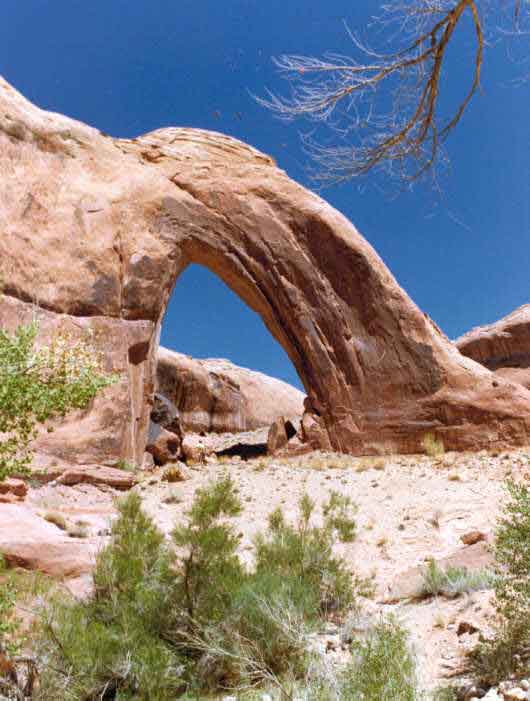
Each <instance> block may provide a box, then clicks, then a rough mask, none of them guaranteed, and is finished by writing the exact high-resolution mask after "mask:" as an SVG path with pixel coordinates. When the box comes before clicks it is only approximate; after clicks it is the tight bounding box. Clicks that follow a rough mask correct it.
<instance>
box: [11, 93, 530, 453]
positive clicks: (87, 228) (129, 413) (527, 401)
mask: <svg viewBox="0 0 530 701" xmlns="http://www.w3.org/2000/svg"><path fill="white" fill-rule="evenodd" d="M0 154H1V155H0V159H1V164H0V167H1V169H2V173H4V174H7V180H6V179H5V178H4V180H3V182H2V185H1V188H0V223H1V228H2V231H3V235H2V238H1V240H0V275H1V276H2V278H3V280H4V281H5V293H6V297H5V298H4V301H3V302H2V303H1V307H0V313H1V314H2V317H3V319H2V320H3V321H4V323H14V322H13V320H14V318H15V316H16V314H18V318H22V317H21V315H22V316H23V314H24V313H28V309H29V308H30V306H31V303H33V305H36V307H37V308H38V309H39V313H40V314H41V316H42V318H43V320H44V319H45V321H46V323H44V325H43V328H44V329H45V328H48V327H53V326H54V325H57V324H59V323H62V324H64V323H68V324H70V325H71V326H72V328H78V327H79V326H88V327H91V328H94V329H95V330H96V331H99V332H100V333H99V338H100V339H101V343H102V347H103V350H104V352H105V354H106V357H107V361H108V364H109V367H110V366H113V367H115V368H117V369H119V370H120V371H121V372H122V377H123V379H122V382H121V383H120V385H119V386H117V387H116V388H115V389H114V390H113V392H114V394H112V392H111V393H110V396H107V397H106V398H101V399H100V400H98V401H97V402H96V405H95V407H94V410H93V411H92V412H91V414H90V415H89V416H84V417H76V421H79V420H81V421H85V423H87V428H90V427H91V436H92V437H89V435H88V432H85V434H84V435H85V437H84V439H80V440H79V443H78V446H77V450H76V459H77V460H83V461H85V462H87V461H92V462H97V461H101V460H102V459H103V452H104V451H103V450H99V452H98V448H97V446H95V442H97V440H99V439H101V436H106V437H107V438H108V439H109V440H107V443H106V445H105V450H106V455H107V456H108V455H109V454H111V455H112V454H115V453H116V454H117V453H118V452H121V454H122V455H127V456H129V457H132V458H135V459H137V458H138V457H139V455H140V453H141V452H142V450H143V446H144V443H145V431H146V422H147V415H148V401H149V396H150V393H151V391H152V377H153V355H154V351H155V349H156V345H157V343H158V334H159V328H160V323H161V319H162V317H163V314H164V310H165V306H166V304H167V301H168V299H169V295H170V294H171V290H172V288H173V286H174V284H175V282H176V280H177V278H178V275H179V274H180V273H181V272H182V271H183V270H184V269H185V267H186V266H187V265H189V264H191V263H198V264H201V265H204V266H206V267H208V268H209V269H210V270H211V271H213V272H214V273H216V274H217V275H219V277H221V278H222V279H223V280H224V282H226V283H227V284H228V285H229V286H230V287H231V288H232V289H233V290H234V291H235V292H236V293H237V294H238V295H239V296H240V297H241V298H242V299H243V300H244V301H245V302H246V303H247V304H248V305H249V306H250V307H252V309H254V310H255V311H256V312H258V313H259V314H260V315H261V317H262V318H263V320H264V322H265V324H266V325H267V327H268V328H269V330H270V332H271V333H272V335H273V336H274V337H275V338H276V339H277V340H278V341H279V343H280V344H281V345H282V346H283V347H284V349H285V350H286V352H287V353H288V355H289V357H290V359H291V360H292V362H293V364H294V366H295V368H296V370H297V372H298V374H299V376H300V378H301V380H302V382H303V384H304V386H305V389H306V391H307V394H308V400H307V412H306V417H305V421H304V425H305V430H306V436H307V439H308V440H309V441H310V442H312V443H313V444H314V445H320V446H322V447H331V448H333V449H335V450H340V451H346V452H351V453H373V452H410V451H417V450H419V449H420V446H421V441H422V438H423V437H424V435H425V433H427V432H434V433H437V434H439V435H441V436H442V437H443V440H444V442H445V444H446V446H447V447H448V448H456V449H462V448H476V447H487V446H489V445H493V444H495V445H497V446H498V445H514V444H521V443H526V442H528V440H529V434H530V392H528V391H527V390H525V389H524V388H523V387H521V386H516V385H512V384H510V383H507V382H503V381H501V380H498V381H495V382H493V381H492V375H491V373H490V372H489V371H488V370H486V369H485V368H482V367H481V366H479V365H478V364H476V363H475V362H474V361H471V360H470V359H468V358H464V357H463V356H461V355H460V353H459V352H458V351H457V349H456V348H455V347H454V346H453V344H452V343H451V342H450V341H449V340H448V339H447V338H446V337H445V336H444V335H443V334H442V333H441V332H440V331H439V329H437V328H436V326H435V325H434V324H433V322H432V321H431V320H430V319H429V318H428V317H427V316H426V315H425V314H424V313H422V312H421V311H420V310H419V309H418V307H417V306H416V305H415V304H414V303H413V302H412V300H411V299H410V298H409V297H408V296H407V294H406V293H405V292H404V291H403V290H402V289H401V287H400V286H399V285H398V284H397V282H396V281H395V279H394V278H393V276H392V275H391V273H390V272H389V270H388V269H387V268H386V266H385V265H384V263H383V262H382V261H381V259H380V258H379V257H378V255H377V254H376V253H375V251H374V250H373V248H372V247H371V246H370V245H369V244H368V242H367V241H366V240H365V239H364V238H363V237H362V236H361V235H360V234H359V233H358V232H357V231H356V230H355V228H354V227H353V225H352V224H351V223H350V222H349V221H348V220H347V219H346V218H345V217H344V216H342V215H341V214H340V213H339V212H337V211H336V210H334V209H333V208H332V207H331V206H330V205H328V204H327V203H326V202H325V201H324V200H322V199H321V198H320V197H318V196H317V195H315V194H314V193H312V192H310V191H308V190H306V189H304V188H303V187H301V186H300V185H298V184H297V183H295V182H293V181H292V180H290V179H289V178H288V176H287V175H286V174H285V173H284V172H283V171H281V170H279V169H278V168H277V167H276V166H275V164H274V162H273V161H272V159H271V158H269V157H268V156H265V155H263V154H261V153H259V152H258V151H256V150H255V149H253V148H251V147H249V146H247V145H245V144H243V143H241V142H239V141H236V140H235V139H232V138H229V137H227V136H223V135H221V134H217V133H213V132H205V131H201V130H196V129H176V128H175V129H173V128H169V129H161V130H158V131H155V132H152V133H149V134H146V135H144V136H142V137H139V138H137V139H132V140H127V139H112V138H110V137H108V136H105V135H103V134H101V133H100V132H98V131H97V130H95V129H92V128H90V127H88V126H86V125H83V124H81V123H79V122H75V121H74V120H71V119H68V118H66V117H63V116H61V115H56V114H51V113H47V112H44V111H42V110H40V109H38V108H37V107H35V106H34V105H32V104H31V103H29V102H28V101H27V100H25V99H24V98H23V97H22V96H21V95H20V94H19V93H17V92H16V91H15V90H14V89H13V88H12V87H11V86H9V85H8V84H7V83H6V82H5V81H3V82H0ZM109 424H110V425H112V426H113V431H114V439H113V440H111V439H110V437H109V435H108V430H106V429H105V426H108V425H109ZM76 425H78V424H76ZM64 430H65V431H67V430H71V427H70V428H68V427H65V429H64ZM81 433H82V430H81V428H80V429H79V430H78V434H81ZM59 439H60V436H59ZM48 440H51V439H48ZM83 441H84V442H83ZM50 445H51V444H49V443H48V444H46V445H44V447H43V449H42V450H43V452H44V453H46V451H48V452H49V453H51V452H53V450H55V448H53V446H52V447H50ZM54 445H57V443H55V444H54ZM70 459H72V458H70ZM106 459H108V457H107V458H106Z"/></svg>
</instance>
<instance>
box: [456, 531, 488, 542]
mask: <svg viewBox="0 0 530 701" xmlns="http://www.w3.org/2000/svg"><path fill="white" fill-rule="evenodd" d="M487 539H488V536H487V535H486V534H485V533H483V532H482V531H469V533H464V534H463V535H461V536H460V540H461V541H462V543H464V545H475V543H479V542H480V541H481V540H487Z"/></svg>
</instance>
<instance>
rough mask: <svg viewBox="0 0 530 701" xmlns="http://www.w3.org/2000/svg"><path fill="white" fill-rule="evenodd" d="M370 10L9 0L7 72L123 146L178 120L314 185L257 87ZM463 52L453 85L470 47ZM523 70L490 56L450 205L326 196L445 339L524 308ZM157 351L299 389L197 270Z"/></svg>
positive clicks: (343, 192) (341, 1) (263, 334)
mask: <svg viewBox="0 0 530 701" xmlns="http://www.w3.org/2000/svg"><path fill="white" fill-rule="evenodd" d="M377 4H378V3H376V2H374V1H372V0H364V1H363V0H361V1H360V2H357V3H354V2H352V1H351V0H327V2H322V0H288V1H287V2H286V0H281V1H280V0H259V1H258V0H222V1H219V0H215V1H214V0H193V2H192V1H191V0H91V1H90V2H87V1H86V0H2V2H1V3H0V73H1V74H2V75H4V77H5V78H6V79H7V80H8V81H10V82H11V83H12V84H13V85H14V86H15V87H16V88H17V89H18V90H20V91H21V92H22V93H24V94H25V95H26V96H27V97H28V98H30V99H31V100H32V101H34V102H36V103H37V104H38V105H40V106H42V107H44V108H47V109H50V110H53V111H57V112H63V113H65V114H68V115H70V116H72V117H75V118H77V119H80V120H82V121H84V122H87V123H89V124H91V125H94V126H96V127H98V128H99V129H101V130H102V131H105V132H107V133H110V134H112V135H114V136H124V137H128V136H135V135H138V134H141V133H144V132H147V131H150V130H152V129H155V128H158V127H161V126H169V125H177V126H191V127H201V128H205V129H215V130H217V131H223V132H225V133H227V134H230V135H233V136H235V137H237V138H240V139H242V140H244V141H247V142H249V143H250V144H252V145H254V146H256V147H257V148H259V149H261V150H263V151H265V152H267V153H270V154H271V155H273V156H274V157H275V158H276V159H277V161H278V163H279V165H280V167H282V168H284V169H285V170H287V172H288V173H289V174H290V175H291V176H292V177H294V178H295V179H297V180H299V181H301V182H302V183H304V184H306V185H309V184H310V183H309V181H308V178H307V175H306V173H305V171H304V160H305V157H304V154H303V152H302V149H301V148H300V145H299V141H298V130H299V128H300V127H301V125H297V124H296V123H295V124H290V125H289V124H287V125H286V124H284V123H282V122H278V121H277V120H275V119H274V118H273V117H272V116H271V115H270V114H269V113H267V112H266V111H265V110H263V109H261V108H260V107H259V106H258V105H257V104H256V103H255V102H253V100H252V98H251V97H250V96H249V92H252V93H258V94H259V93H263V90H264V88H265V86H267V87H269V88H273V89H276V90H278V89H280V90H281V89H282V87H283V85H282V81H280V80H279V79H278V77H277V76H276V74H275V72H274V69H273V66H272V64H271V56H273V55H277V54H280V53H282V52H287V53H289V52H290V53H303V54H321V53H322V52H323V51H325V50H327V49H334V50H338V51H348V50H349V47H348V39H347V37H346V35H345V32H344V29H343V25H342V20H343V19H345V20H347V21H348V23H349V25H350V26H351V27H352V28H357V27H358V26H360V25H361V24H362V22H363V21H364V20H366V18H367V17H368V15H369V14H371V13H372V12H374V11H375V9H376V8H377ZM455 48H456V51H454V52H453V56H452V65H453V71H454V72H455V73H454V75H456V73H457V72H460V73H461V72H462V71H463V70H464V66H465V65H467V59H468V58H469V56H470V50H471V42H469V41H468V40H467V39H466V38H465V37H462V38H461V41H460V42H459V44H458V46H457V47H455ZM516 74H517V72H516V70H515V67H514V66H513V65H511V64H510V63H509V62H508V61H507V59H506V53H505V49H504V48H503V47H502V46H498V47H495V48H494V49H492V50H490V51H489V52H488V54H487V56H486V62H485V66H484V78H483V92H482V94H481V95H480V96H479V97H478V99H476V100H475V102H474V104H473V105H472V107H471V109H470V110H469V112H468V113H467V114H466V115H465V118H464V121H463V123H462V125H461V126H460V128H459V130H458V132H457V133H456V134H455V135H454V137H453V139H452V140H451V142H450V149H449V150H450V153H451V156H452V164H453V165H452V174H451V178H450V179H449V180H448V181H447V182H446V184H445V200H444V201H443V202H441V203H436V202H435V200H434V199H433V196H432V194H431V193H430V192H429V191H428V190H426V189H423V188H419V189H417V190H415V191H414V192H412V193H407V194H404V195H401V196H400V197H399V198H397V199H390V198H388V197H385V196H384V195H382V194H381V193H380V192H379V190H378V189H377V188H376V187H375V185H374V183H372V182H371V181H370V180H367V181H365V182H364V183H363V187H362V188H359V186H358V184H355V183H354V184H352V183H350V184H345V185H341V186H340V187H334V188H332V189H328V190H326V191H325V192H324V193H322V194H323V195H324V197H326V199H328V200H329V201H330V202H331V203H332V204H333V205H334V206H336V207H337V208H338V209H340V210H341V211H342V212H343V213H344V214H346V215H347V216H348V217H349V218H350V219H351V220H352V221H353V222H354V224H355V225H356V226H357V228H358V229H359V230H360V231H361V232H362V233H363V234H364V236H365V237H366V238H367V239H368V240H369V241H370V242H371V243H372V245H373V246H374V247H375V248H376V249H377V251H378V252H379V253H380V255H381V256H382V257H383V259H384V260H385V262H386V263H387V265H388V266H389V267H390V269H391V270H392V272H393V273H394V275H395V276H396V277H397V279H398V281H399V282H400V284H401V285H402V286H403V287H404V288H405V289H406V290H407V292H408V293H409V294H410V295H411V297H412V298H413V299H414V300H415V301H416V302H417V304H419V306H420V307H421V308H422V309H423V310H425V311H426V312H427V313H428V314H430V315H431V316H432V317H433V318H434V320H435V321H436V322H437V323H438V324H439V325H440V327H441V328H442V329H443V330H444V331H445V332H446V333H447V334H448V335H449V336H450V337H456V336H458V335H459V334H461V333H463V332H464V331H466V330H468V329H469V328H471V327H472V326H475V325H478V324H484V323H487V322H491V321H494V320H495V319H498V318H500V317H501V316H504V315H505V314H507V313H508V312H510V311H511V310H512V309H514V308H515V307H517V306H519V305H521V304H523V303H526V302H528V301H530V272H529V271H530V158H529V156H530V149H529V146H530V82H529V83H527V84H526V85H525V86H523V87H520V88H517V89H515V88H512V87H510V86H509V85H507V83H509V81H510V79H511V78H513V77H514V76H515V75H516ZM450 89H451V87H450V86H449V90H450ZM236 112H239V113H241V119H238V118H237V116H236V114H235V113H236ZM162 342H163V343H164V344H165V345H168V346H170V347H173V348H175V349H177V350H180V351H183V352H186V353H189V354H191V355H195V356H197V357H205V356H220V357H228V358H230V359H231V360H233V361H235V362H237V363H239V364H242V365H246V366H248V367H252V368H256V369H259V370H262V371H264V372H267V373H269V374H272V375H275V376H277V377H281V378H284V379H286V380H288V381H291V382H293V383H297V384H298V379H297V377H296V374H295V372H294V369H293V368H292V366H291V364H290V362H289V360H288V359H287V357H286V356H285V354H284V353H283V351H282V349H281V348H280V347H279V346H278V344H277V343H276V342H275V341H274V340H273V339H272V338H271V337H270V335H269V333H268V331H267V330H266V329H265V327H264V326H263V324H262V323H261V320H260V319H259V318H257V317H256V316H255V315H254V314H253V313H252V312H250V311H249V310H248V309H247V308H246V307H245V306H244V305H243V303H242V302H240V301H239V300H238V299H237V298H236V297H235V296H234V295H233V294H232V293H231V292H230V291H228V290H227V289H226V288H225V287H224V285H223V284H222V283H221V282H220V281H219V280H218V279H217V278H216V277H214V276H213V275H211V274H210V273H209V272H208V271H204V270H202V269H200V268H198V267H192V268H189V269H188V270H187V271H186V272H185V273H184V274H183V275H182V276H181V278H180V279H179V281H178V283H177V286H176V288H175V292H174V295H173V298H172V300H171V304H170V307H169V309H168V313H167V315H166V319H165V323H164V328H163V334H162Z"/></svg>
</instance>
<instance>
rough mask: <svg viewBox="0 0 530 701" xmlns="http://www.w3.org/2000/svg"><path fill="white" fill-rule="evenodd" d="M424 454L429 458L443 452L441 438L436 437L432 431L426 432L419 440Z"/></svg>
mask: <svg viewBox="0 0 530 701" xmlns="http://www.w3.org/2000/svg"><path fill="white" fill-rule="evenodd" d="M421 444H422V446H423V450H424V451H425V453H426V455H428V456H429V457H431V458H438V457H440V456H441V455H443V454H444V453H445V447H444V444H443V441H442V439H441V438H437V437H436V436H435V435H434V433H427V434H425V436H424V437H423V440H422V442H421Z"/></svg>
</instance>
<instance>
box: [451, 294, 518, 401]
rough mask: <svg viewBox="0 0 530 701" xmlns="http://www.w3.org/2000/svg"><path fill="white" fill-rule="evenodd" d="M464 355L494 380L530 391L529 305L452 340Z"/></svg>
mask: <svg viewBox="0 0 530 701" xmlns="http://www.w3.org/2000/svg"><path fill="white" fill-rule="evenodd" d="M455 343H456V345H457V347H458V350H459V351H460V352H461V353H463V354H464V355H466V356H468V357H469V358H472V359H473V360H476V361H477V362H478V363H481V364H482V365H484V366H485V367H487V368H488V369H489V370H492V371H493V372H494V373H495V375H496V376H497V377H500V378H502V379H505V380H509V381H510V382H518V383H520V384H522V385H524V386H525V387H527V388H529V389H530V304H523V306H522V307H519V308H518V309H516V310H515V311H513V312H512V313H511V314H508V316H505V317H504V318H503V319H500V320H499V321H496V322H495V323H493V324H489V325H488V326H478V327H476V328H474V329H472V330H471V331H468V333H466V334H464V335H463V336H461V337H460V338H459V339H457V340H456V341H455Z"/></svg>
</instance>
